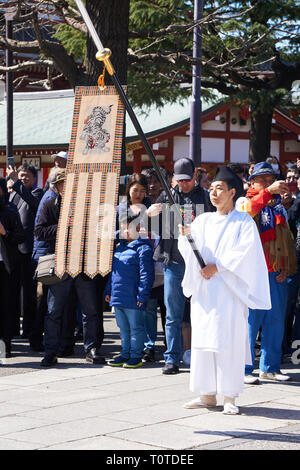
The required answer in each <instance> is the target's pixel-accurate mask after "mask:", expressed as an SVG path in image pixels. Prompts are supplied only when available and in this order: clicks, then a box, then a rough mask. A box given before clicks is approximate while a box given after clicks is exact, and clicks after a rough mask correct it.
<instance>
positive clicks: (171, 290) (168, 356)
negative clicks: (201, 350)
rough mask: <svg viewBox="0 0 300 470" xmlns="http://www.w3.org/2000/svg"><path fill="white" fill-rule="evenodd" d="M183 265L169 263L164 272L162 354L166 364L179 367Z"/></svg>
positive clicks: (182, 305) (181, 350) (182, 307)
mask: <svg viewBox="0 0 300 470" xmlns="http://www.w3.org/2000/svg"><path fill="white" fill-rule="evenodd" d="M184 271H185V265H184V263H182V264H179V263H170V264H169V265H168V266H165V270H164V296H165V306H166V310H167V313H166V326H165V330H166V341H167V350H166V352H165V353H164V358H165V362H166V363H172V364H176V365H179V362H180V360H181V358H182V353H183V343H182V319H183V314H184V307H185V297H184V295H183V291H182V287H181V283H182V279H183V276H184Z"/></svg>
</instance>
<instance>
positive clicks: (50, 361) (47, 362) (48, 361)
mask: <svg viewBox="0 0 300 470" xmlns="http://www.w3.org/2000/svg"><path fill="white" fill-rule="evenodd" d="M55 364H57V357H56V356H55V354H48V355H46V356H45V357H44V359H43V360H42V361H41V366H42V367H52V366H55Z"/></svg>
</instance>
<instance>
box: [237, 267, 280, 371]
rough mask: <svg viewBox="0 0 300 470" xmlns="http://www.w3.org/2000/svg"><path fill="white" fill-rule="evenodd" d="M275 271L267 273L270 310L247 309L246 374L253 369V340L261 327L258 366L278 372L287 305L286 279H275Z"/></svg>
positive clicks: (254, 340) (262, 369)
mask: <svg viewBox="0 0 300 470" xmlns="http://www.w3.org/2000/svg"><path fill="white" fill-rule="evenodd" d="M278 274H279V273H278V272H277V273H269V283H270V292H271V303H272V308H271V310H252V309H249V318H248V327H249V341H250V349H251V355H252V365H246V371H245V372H246V375H248V374H251V373H252V371H253V369H254V360H255V351H254V348H255V342H256V337H257V333H258V330H259V328H260V327H261V328H262V330H261V356H260V361H259V368H260V370H261V371H262V372H279V371H280V363H281V355H282V340H283V335H284V327H285V313H286V305H287V295H288V293H287V281H285V282H283V283H279V282H277V281H276V279H275V278H276V276H278Z"/></svg>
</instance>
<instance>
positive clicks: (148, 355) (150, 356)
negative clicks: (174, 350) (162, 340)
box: [142, 349, 155, 362]
mask: <svg viewBox="0 0 300 470" xmlns="http://www.w3.org/2000/svg"><path fill="white" fill-rule="evenodd" d="M142 361H143V362H155V352H154V349H145V350H144V351H143V358H142Z"/></svg>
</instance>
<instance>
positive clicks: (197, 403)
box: [183, 395, 217, 410]
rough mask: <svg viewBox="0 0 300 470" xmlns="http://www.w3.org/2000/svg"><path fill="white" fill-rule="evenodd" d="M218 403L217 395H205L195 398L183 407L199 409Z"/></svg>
mask: <svg viewBox="0 0 300 470" xmlns="http://www.w3.org/2000/svg"><path fill="white" fill-rule="evenodd" d="M216 405H217V400H216V397H215V395H210V396H205V397H199V398H194V400H191V401H189V402H187V403H185V404H184V405H183V408H187V409H190V410H193V409H197V408H209V407H214V406H216Z"/></svg>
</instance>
